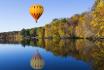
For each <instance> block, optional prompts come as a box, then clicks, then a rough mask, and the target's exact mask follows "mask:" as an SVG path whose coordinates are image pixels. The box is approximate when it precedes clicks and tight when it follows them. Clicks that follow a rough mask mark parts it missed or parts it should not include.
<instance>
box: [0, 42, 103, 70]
mask: <svg viewBox="0 0 104 70" xmlns="http://www.w3.org/2000/svg"><path fill="white" fill-rule="evenodd" d="M32 60H33V61H32ZM31 61H32V62H33V63H34V65H32V64H31ZM42 61H43V62H44V63H43V65H41V64H42ZM39 65H40V66H39ZM35 68H39V69H41V70H103V69H104V41H94V42H92V41H88V40H37V41H29V40H24V41H22V42H21V43H18V42H16V43H15V44H14V42H7V41H6V42H1V44H0V70H35Z"/></svg>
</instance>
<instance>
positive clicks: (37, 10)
mask: <svg viewBox="0 0 104 70" xmlns="http://www.w3.org/2000/svg"><path fill="white" fill-rule="evenodd" d="M29 11H30V14H31V16H32V17H33V18H34V19H35V21H36V22H37V21H38V19H39V18H40V16H41V15H42V14H43V11H44V8H43V6H42V5H40V4H33V5H32V6H31V7H30V9H29Z"/></svg>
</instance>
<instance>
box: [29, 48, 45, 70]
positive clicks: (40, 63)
mask: <svg viewBox="0 0 104 70" xmlns="http://www.w3.org/2000/svg"><path fill="white" fill-rule="evenodd" d="M30 65H31V67H32V68H33V69H39V70H40V69H43V67H44V60H43V58H42V56H41V55H40V53H39V51H38V50H37V52H36V53H35V55H33V57H32V59H31V61H30Z"/></svg>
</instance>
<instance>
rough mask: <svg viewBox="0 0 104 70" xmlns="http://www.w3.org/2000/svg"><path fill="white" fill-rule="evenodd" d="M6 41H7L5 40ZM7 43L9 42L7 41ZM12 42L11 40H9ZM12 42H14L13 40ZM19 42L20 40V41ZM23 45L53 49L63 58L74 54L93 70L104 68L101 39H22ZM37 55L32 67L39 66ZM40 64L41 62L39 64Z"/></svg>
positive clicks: (55, 53) (103, 41)
mask: <svg viewBox="0 0 104 70" xmlns="http://www.w3.org/2000/svg"><path fill="white" fill-rule="evenodd" d="M3 43H5V41H3ZM6 43H8V42H7V41H6ZM9 43H10V42H9ZM11 43H12V42H11ZM18 43H19V42H18ZM21 44H22V46H23V47H27V46H28V47H29V46H32V47H40V48H44V49H45V50H47V51H51V52H52V53H53V54H54V55H55V56H61V57H62V58H65V57H68V56H72V57H74V58H76V59H77V60H82V61H84V62H86V63H89V64H91V66H92V68H93V70H103V69H104V40H101V41H89V40H83V39H79V40H69V39H62V40H55V39H44V40H43V39H39V40H23V41H21ZM38 57H39V61H40V62H38V63H40V64H42V63H43V59H42V60H41V58H40V55H38ZM34 58H37V57H36V56H35V55H34V56H33V58H32V60H31V66H32V68H34V69H35V68H37V67H36V66H35V61H36V62H37V61H38V59H36V60H35V59H34ZM38 65H39V64H38ZM41 66H42V67H43V66H44V63H43V64H42V65H40V68H42V67H41Z"/></svg>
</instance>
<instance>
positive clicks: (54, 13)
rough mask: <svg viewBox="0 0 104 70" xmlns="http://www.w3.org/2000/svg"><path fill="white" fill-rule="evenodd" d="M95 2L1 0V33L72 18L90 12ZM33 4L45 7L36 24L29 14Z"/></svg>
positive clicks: (74, 0) (84, 0)
mask: <svg viewBox="0 0 104 70" xmlns="http://www.w3.org/2000/svg"><path fill="white" fill-rule="evenodd" d="M94 1H95V0H0V32H8V31H16V30H21V29H23V28H33V27H39V26H44V25H45V24H48V23H49V22H51V21H52V20H53V19H54V18H64V17H71V16H72V15H74V14H80V13H83V12H85V11H89V10H90V9H91V7H92V5H93V4H94ZM33 3H39V4H42V5H43V6H44V9H45V11H44V13H43V15H42V16H41V18H40V19H39V20H38V23H35V21H34V19H33V18H32V17H31V16H30V14H29V7H30V6H31V5H32V4H33Z"/></svg>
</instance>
